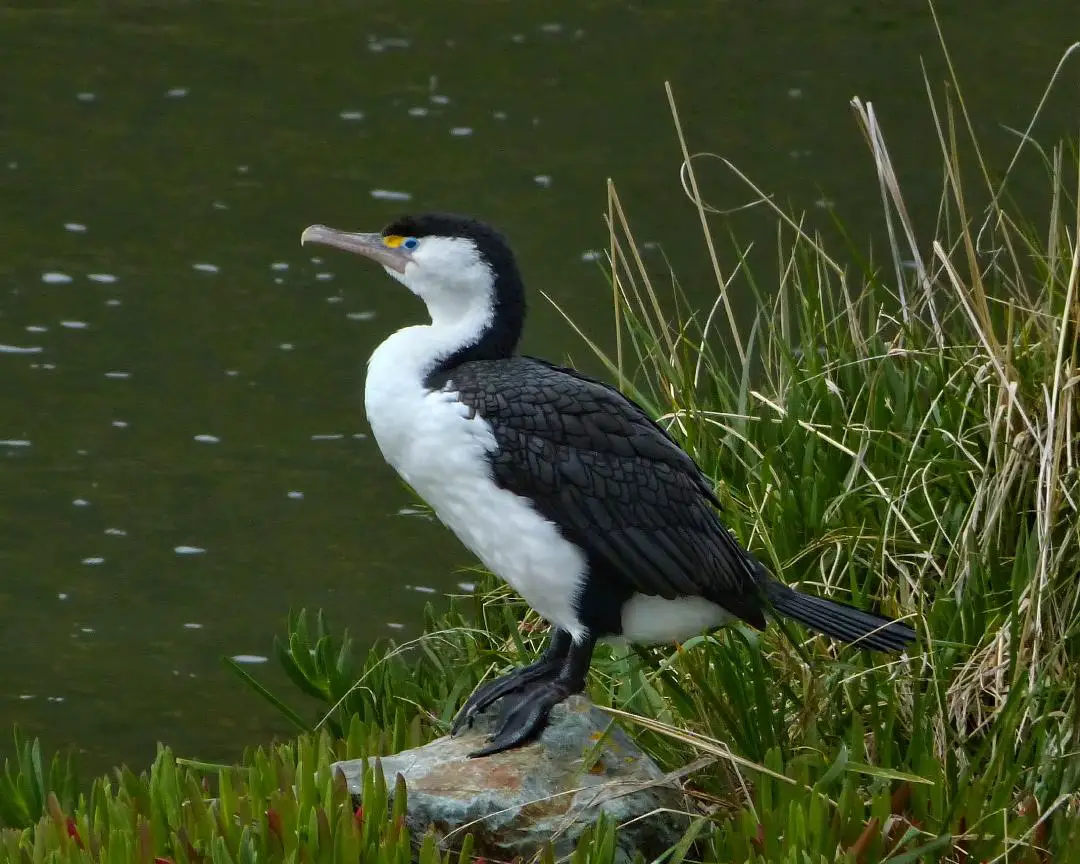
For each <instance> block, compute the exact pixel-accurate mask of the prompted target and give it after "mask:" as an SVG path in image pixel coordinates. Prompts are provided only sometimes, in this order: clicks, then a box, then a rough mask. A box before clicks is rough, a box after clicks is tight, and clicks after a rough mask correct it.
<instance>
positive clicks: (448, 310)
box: [301, 213, 915, 757]
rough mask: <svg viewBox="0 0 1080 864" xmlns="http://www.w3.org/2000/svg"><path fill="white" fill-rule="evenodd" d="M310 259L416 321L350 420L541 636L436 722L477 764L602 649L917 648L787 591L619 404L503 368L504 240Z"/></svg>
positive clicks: (680, 465)
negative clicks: (479, 723) (390, 288)
mask: <svg viewBox="0 0 1080 864" xmlns="http://www.w3.org/2000/svg"><path fill="white" fill-rule="evenodd" d="M306 243H315V244H321V245H324V246H328V247H333V248H336V249H339V250H344V251H346V252H351V253H354V254H357V255H360V256H362V257H364V258H368V259H371V260H372V261H374V262H375V263H377V264H380V265H382V267H383V269H384V270H385V271H386V273H387V274H389V275H390V276H391V277H392V278H393V279H395V280H397V281H398V282H400V283H401V284H402V285H404V286H405V288H407V289H408V290H409V291H411V292H412V293H413V294H414V295H416V296H417V297H418V298H419V299H420V300H421V301H423V303H424V305H425V306H426V307H427V314H428V318H429V321H428V323H421V324H413V325H410V326H406V327H404V328H403V329H400V330H398V331H397V332H395V333H393V334H392V335H390V336H389V337H388V338H387V339H385V341H383V342H382V343H381V344H380V345H378V347H376V349H375V350H374V352H373V353H372V354H371V357H370V358H369V360H368V365H367V377H366V381H365V385H364V408H365V412H366V414H367V419H368V422H369V425H370V427H371V430H372V433H373V437H374V439H375V441H376V443H377V445H378V447H379V450H380V451H381V453H382V456H383V458H384V459H385V460H386V462H388V463H389V465H390V466H391V467H392V468H393V469H394V470H395V471H396V472H397V473H398V475H399V476H400V477H401V478H402V479H403V480H404V481H405V482H406V483H407V484H408V485H409V486H410V487H412V489H413V490H414V491H415V492H416V493H417V494H418V495H419V496H420V497H421V498H423V499H424V500H425V501H426V502H427V504H428V505H429V506H430V507H431V509H432V510H433V511H434V513H435V515H436V516H437V518H438V519H439V520H440V521H441V522H442V523H443V524H444V525H445V526H446V527H448V528H449V529H450V530H451V531H452V532H453V533H454V534H455V535H456V536H457V537H458V539H459V540H460V541H461V542H462V543H463V544H464V545H465V546H466V547H467V548H468V549H469V550H470V551H471V552H472V553H473V554H474V555H475V556H476V557H477V558H478V559H479V560H480V562H481V563H482V564H483V565H484V566H485V567H486V568H487V569H488V570H490V571H491V572H493V573H494V574H495V575H497V576H498V577H500V578H501V579H502V580H504V581H505V582H506V583H508V584H509V585H510V586H511V587H512V588H513V589H514V590H515V591H516V592H517V593H518V594H519V595H520V596H521V597H522V599H523V600H524V601H525V602H526V603H527V604H528V605H529V606H530V607H531V608H532V609H533V610H535V611H536V612H537V613H538V614H539V615H540V616H541V617H542V618H544V619H545V620H546V621H547V622H548V623H549V624H550V627H551V629H550V636H549V639H548V642H547V645H546V647H545V648H544V650H543V651H542V653H541V654H540V655H539V656H538V657H537V659H535V660H534V661H533V662H532V663H529V664H528V665H525V666H522V667H520V668H517V669H515V670H514V671H512V672H510V673H508V674H506V675H504V676H502V677H498V678H495V679H493V680H491V681H488V682H486V683H484V684H482V685H481V686H480V687H478V688H477V689H476V690H475V691H473V693H472V694H471V695H470V697H469V698H468V699H467V701H466V702H465V704H464V705H463V706H462V708H461V709H460V711H459V712H458V713H457V714H456V716H455V717H454V720H453V722H452V724H451V734H452V735H458V734H459V733H460V732H461V731H462V730H463V729H464V728H465V727H471V726H472V725H473V721H474V720H475V719H476V717H477V716H478V715H479V714H480V712H483V711H486V710H487V709H488V708H489V707H491V706H493V705H495V704H496V703H499V704H498V706H497V708H498V715H497V717H496V719H495V722H494V724H493V725H492V727H491V729H492V731H491V732H490V734H489V736H488V737H487V739H486V741H485V746H483V747H481V748H480V749H478V750H476V751H474V752H472V753H470V754H469V755H470V756H473V757H482V756H489V755H491V754H494V753H499V752H501V751H505V750H510V749H513V748H516V747H519V746H522V745H525V744H528V743H530V742H532V741H535V740H536V739H537V737H538V736H539V735H540V733H541V732H542V731H543V729H544V728H545V727H546V726H547V724H548V722H549V719H550V713H551V710H552V709H553V708H554V707H555V706H556V705H558V704H559V703H560V702H562V701H564V700H565V699H566V698H568V697H569V696H570V695H572V694H574V693H579V692H582V691H583V690H584V689H585V686H586V678H587V673H588V670H589V667H590V665H591V662H592V656H593V651H594V648H595V646H596V644H597V642H598V640H604V641H606V642H615V643H616V644H618V643H620V642H631V643H639V644H656V643H663V642H670V641H678V640H685V639H687V638H689V637H690V636H693V635H697V634H700V633H702V632H704V631H707V630H712V629H715V628H719V627H722V626H726V625H729V624H732V623H735V622H739V621H741V622H744V623H746V624H749V625H751V626H752V627H754V628H756V629H764V628H765V627H766V623H767V622H766V614H769V615H772V616H776V615H780V616H784V617H787V618H791V619H793V620H795V621H798V622H800V623H802V624H803V625H805V626H806V627H808V628H809V629H811V630H814V631H817V632H819V633H822V634H825V635H827V636H830V637H833V638H835V639H837V640H840V641H842V642H847V643H855V644H856V645H858V646H860V647H863V648H866V649H874V650H879V651H887V652H900V651H903V650H904V649H905V648H906V647H907V646H908V645H909V644H910V643H912V642H913V641H914V640H915V631H914V630H913V629H912V628H911V627H909V626H908V625H907V624H904V623H902V622H900V621H897V620H895V619H892V618H887V617H883V616H880V615H876V614H872V613H870V612H864V611H861V610H859V609H857V608H855V607H853V606H850V605H847V604H843V603H839V602H836V601H833V600H829V599H826V598H823V597H818V596H815V595H811V594H806V593H802V592H800V591H797V590H795V589H793V588H791V587H789V586H787V585H786V584H785V583H784V582H782V581H780V580H779V579H778V578H776V577H775V576H773V575H772V574H771V573H770V572H769V571H768V570H766V569H765V567H764V566H763V565H762V564H761V563H760V562H759V561H758V559H757V558H756V557H755V556H754V555H753V554H752V553H750V552H749V551H748V550H746V549H745V548H744V547H743V546H742V545H740V543H739V542H738V540H737V539H736V538H735V536H734V535H733V534H732V532H731V531H730V530H729V529H728V528H727V527H726V526H725V525H724V524H723V522H722V521H721V518H720V502H719V500H718V499H717V497H716V493H715V491H714V485H713V482H712V481H711V480H710V478H709V477H708V476H707V475H706V474H705V473H704V472H703V471H702V470H701V468H700V467H699V466H698V465H697V464H696V463H695V461H694V460H693V459H692V458H691V457H690V455H689V454H687V453H686V451H685V450H683V449H682V448H681V447H680V446H679V445H678V443H677V442H676V441H675V440H674V439H673V437H672V436H671V435H670V434H669V433H668V432H667V431H666V430H665V429H664V428H663V427H662V426H661V425H659V424H658V423H657V422H656V421H654V420H653V419H652V418H651V417H650V416H649V415H648V413H647V412H646V411H645V410H644V409H643V408H642V407H641V406H640V405H639V404H637V403H636V402H635V401H634V400H632V399H631V398H630V397H628V396H626V395H625V394H624V393H622V392H620V390H618V389H617V388H616V387H613V386H611V385H609V384H607V383H604V382H603V381H601V380H599V379H597V378H593V377H590V376H588V375H585V374H582V373H581V372H579V371H576V370H575V369H572V368H569V367H566V366H560V365H557V364H555V363H552V362H549V361H547V360H543V359H540V358H537V357H532V356H527V355H523V354H521V353H519V351H518V344H519V342H520V340H521V337H522V332H523V329H524V325H525V318H526V293H525V286H524V283H523V280H522V276H521V272H520V270H519V267H518V264H517V260H516V258H515V256H514V253H513V251H512V250H511V247H510V245H509V242H508V241H507V240H506V238H505V237H504V235H503V234H502V233H500V232H499V231H498V230H496V229H495V228H493V227H491V226H490V225H488V224H487V223H485V222H483V221H480V220H478V219H475V218H472V217H468V216H462V215H456V214H452V213H422V214H417V215H406V216H402V217H400V218H397V219H395V220H394V221H392V222H391V223H390V224H389V225H387V226H386V227H385V228H383V229H382V230H381V231H377V232H372V233H364V232H349V231H342V230H338V229H334V228H329V227H327V226H325V225H311V226H309V227H308V228H306V229H305V230H304V231H303V233H302V235H301V244H302V245H303V244H306Z"/></svg>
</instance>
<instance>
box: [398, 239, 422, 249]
mask: <svg viewBox="0 0 1080 864" xmlns="http://www.w3.org/2000/svg"><path fill="white" fill-rule="evenodd" d="M401 245H402V246H403V247H405V248H406V249H415V248H416V247H417V246H419V245H420V241H419V240H417V239H416V238H415V237H406V238H405V239H404V240H403V241H401Z"/></svg>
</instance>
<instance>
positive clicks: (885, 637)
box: [766, 580, 915, 651]
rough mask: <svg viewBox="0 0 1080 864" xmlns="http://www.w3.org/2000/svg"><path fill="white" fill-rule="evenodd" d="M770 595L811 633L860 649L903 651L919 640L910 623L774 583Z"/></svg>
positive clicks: (780, 609)
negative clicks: (902, 622)
mask: <svg viewBox="0 0 1080 864" xmlns="http://www.w3.org/2000/svg"><path fill="white" fill-rule="evenodd" d="M766 594H767V595H768V598H769V601H770V602H771V603H772V605H773V608H774V609H776V611H777V612H779V613H780V614H782V615H786V616H787V617H788V618H794V619H795V620H796V621H798V622H799V623H800V624H805V625H806V626H807V627H809V628H810V629H811V630H816V631H817V632H819V633H824V634H825V635H826V636H831V637H833V638H834V639H839V640H840V641H842V642H849V643H852V644H856V645H858V646H859V647H860V648H873V649H875V650H877V651H902V650H903V649H904V648H905V647H907V645H908V644H909V643H911V642H914V641H915V631H914V630H912V629H911V628H910V627H908V626H907V625H906V624H901V623H900V622H899V621H894V620H893V619H892V618H885V617H882V616H881V615H874V614H872V613H870V612H863V611H862V610H861V609H856V608H855V607H854V606H848V605H847V604H846V603H838V602H836V601H835V600H826V599H825V598H824V597H814V596H812V595H810V594H800V593H799V592H798V591H795V590H793V589H791V588H788V587H787V586H786V585H784V584H782V583H780V582H776V581H772V580H770V582H769V583H768V586H767V588H766Z"/></svg>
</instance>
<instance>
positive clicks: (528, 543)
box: [364, 328, 586, 639]
mask: <svg viewBox="0 0 1080 864" xmlns="http://www.w3.org/2000/svg"><path fill="white" fill-rule="evenodd" d="M419 329H420V328H406V329H405V330H402V331H400V332H398V333H396V334H394V336H391V337H390V338H389V339H387V340H386V341H385V342H384V343H383V344H382V345H380V346H379V347H378V348H377V349H376V350H375V353H374V354H372V356H371V360H370V361H369V363H368V376H367V383H366V386H365V391H364V404H365V409H366V411H367V417H368V422H369V423H370V424H371V430H372V432H373V433H374V436H375V440H376V442H377V443H378V445H379V449H380V450H381V451H382V454H383V456H384V458H385V459H386V461H387V462H388V463H390V465H392V466H393V467H394V469H395V470H396V471H397V472H398V474H400V475H401V477H402V479H403V480H405V482H406V483H408V484H409V485H410V486H411V487H412V488H413V489H414V490H415V491H416V493H417V494H418V495H419V496H420V497H421V498H423V499H424V500H425V501H426V502H427V503H428V505H430V506H431V508H432V509H433V510H434V511H435V513H436V515H437V516H438V517H439V520H440V521H441V522H442V523H443V524H444V525H446V526H447V527H448V528H449V529H450V530H451V531H453V532H454V534H455V535H457V537H458V539H459V540H461V542H462V543H464V544H465V546H466V547H468V548H469V549H470V550H471V551H472V552H473V554H475V555H476V557H477V558H479V559H480V561H481V562H483V564H484V566H485V567H487V568H488V569H489V570H491V571H492V572H493V573H495V574H496V575H497V576H499V577H500V578H502V579H504V580H505V581H506V582H507V583H509V584H510V586H511V587H512V588H514V590H516V591H517V592H518V593H519V594H520V595H521V596H522V597H523V598H524V600H525V602H526V603H528V604H529V605H530V606H531V607H532V608H533V609H535V610H536V611H537V613H538V614H540V615H541V616H542V617H543V618H545V619H546V620H547V621H549V622H550V623H552V624H554V625H556V626H557V627H561V628H562V629H564V630H567V631H569V633H570V634H571V635H572V636H574V637H575V639H578V638H580V637H581V636H582V635H583V634H584V628H583V626H582V625H581V623H580V621H579V620H578V617H577V612H576V610H575V607H574V601H575V599H576V597H577V595H578V593H579V591H580V590H581V586H582V584H583V581H584V577H585V571H586V563H585V558H584V556H583V555H582V553H581V551H580V550H579V549H578V548H577V547H576V546H574V545H573V544H571V543H569V542H568V541H567V540H565V539H564V538H563V537H562V535H561V534H560V533H559V531H558V529H557V528H556V527H555V525H553V524H552V523H551V522H549V521H548V520H547V519H545V518H544V517H543V516H541V515H540V514H539V513H537V512H536V510H535V509H534V508H533V506H532V503H531V502H530V501H529V500H528V499H526V498H522V497H520V496H518V495H515V494H513V493H512V492H508V491H507V490H505V489H501V488H499V487H498V486H497V485H496V484H495V482H494V480H493V479H492V474H491V468H490V465H489V463H488V454H489V453H490V452H491V451H492V450H493V449H495V447H496V444H495V438H494V436H493V435H492V432H491V427H490V426H489V425H488V423H487V422H486V421H484V420H483V419H481V418H480V417H478V416H477V417H472V418H470V417H469V416H468V410H467V408H466V406H464V405H462V404H461V402H459V401H458V400H457V398H456V395H455V394H453V393H448V392H443V391H436V392H428V391H427V390H426V389H425V388H424V386H423V380H422V376H423V374H424V372H423V369H422V368H420V367H419V366H418V364H417V362H416V360H415V356H416V352H415V351H412V350H411V348H412V346H410V344H409V342H410V333H411V331H415V330H419Z"/></svg>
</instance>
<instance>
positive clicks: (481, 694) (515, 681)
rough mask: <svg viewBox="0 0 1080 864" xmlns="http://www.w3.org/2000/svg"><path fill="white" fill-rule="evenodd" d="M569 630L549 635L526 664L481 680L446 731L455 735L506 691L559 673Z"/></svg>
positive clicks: (568, 639) (469, 724)
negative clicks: (544, 643) (537, 655)
mask: <svg viewBox="0 0 1080 864" xmlns="http://www.w3.org/2000/svg"><path fill="white" fill-rule="evenodd" d="M570 643H571V639H570V634H569V633H567V632H566V631H565V630H556V631H555V632H554V633H553V634H552V636H551V643H550V644H549V645H548V647H547V649H546V650H545V651H544V653H543V654H541V655H540V657H539V658H538V659H537V660H536V661H535V662H534V663H530V664H529V665H528V666H522V667H521V668H520V669H515V670H514V671H513V672H511V673H509V674H508V675H503V676H502V677H501V678H496V679H494V680H493V681H488V682H487V683H486V684H482V685H481V686H479V687H477V688H476V690H474V691H473V694H472V695H471V696H470V697H469V698H468V699H467V700H466V701H465V704H464V705H463V706H462V707H461V710H460V711H458V713H457V715H456V716H455V717H454V722H453V723H452V724H451V726H450V734H451V735H457V734H458V732H460V731H461V729H462V727H464V726H470V727H471V726H472V722H473V719H474V718H475V717H476V715H477V714H479V713H480V712H481V711H483V710H484V709H485V708H487V707H488V706H489V705H492V704H494V703H495V702H498V701H499V700H500V699H502V698H503V697H504V696H506V695H507V694H509V693H513V692H515V691H517V690H522V689H524V688H525V687H527V686H528V685H530V684H533V683H535V682H537V681H550V680H552V679H554V678H557V677H558V676H559V673H560V671H561V670H562V667H563V664H564V663H565V662H566V655H567V654H568V653H569V651H570Z"/></svg>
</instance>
